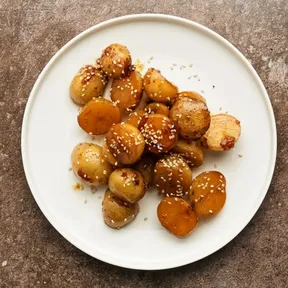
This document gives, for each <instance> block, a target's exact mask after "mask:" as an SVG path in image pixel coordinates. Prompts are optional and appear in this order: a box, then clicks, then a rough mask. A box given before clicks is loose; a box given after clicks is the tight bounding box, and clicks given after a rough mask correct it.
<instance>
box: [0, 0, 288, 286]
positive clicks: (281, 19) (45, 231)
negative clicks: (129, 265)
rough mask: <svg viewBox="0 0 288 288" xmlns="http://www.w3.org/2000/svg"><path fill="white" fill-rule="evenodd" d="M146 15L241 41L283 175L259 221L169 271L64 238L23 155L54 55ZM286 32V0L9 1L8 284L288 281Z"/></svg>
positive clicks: (5, 119) (1, 276)
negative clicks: (176, 19) (113, 261)
mask: <svg viewBox="0 0 288 288" xmlns="http://www.w3.org/2000/svg"><path fill="white" fill-rule="evenodd" d="M136 3H137V4H136ZM144 12H153V13H167V14H174V15H177V16H182V17H185V18H188V19H191V20H194V21H197V22H199V23H201V24H204V25H206V26H207V27H209V28H212V29H213V30H215V31H216V32H218V33H220V34H221V35H223V36H224V37H225V38H226V39H228V40H229V41H230V42H232V43H233V44H234V45H235V46H236V47H237V48H238V49H239V50H240V51H241V52H242V53H243V54H244V55H245V56H246V57H247V58H248V59H249V60H251V62H252V64H253V65H254V67H255V68H256V70H257V72H258V73H259V75H260V77H261V78H262V80H263V82H264V84H265V86H266V87H267V89H268V92H269V95H270V97H271V101H272V105H273V107H274V111H275V116H276V120H277V128H278V157H277V165H276V169H275V175H274V177H273V181H272V184H271V187H270V189H269V191H268V194H267V197H266V198H265V200H264V202H263V204H262V206H261V208H260V209H259V211H258V212H257V214H256V216H255V217H254V218H253V220H252V221H251V222H250V224H249V225H248V226H247V227H246V228H245V229H244V231H243V232H242V233H241V234H240V235H239V236H238V237H236V238H235V239H234V240H233V241H232V242H231V243H229V244H228V245H227V246H226V247H224V248H223V249H221V250H220V251H218V252H217V253H215V254H213V255H211V256H210V257H207V258H206V259H204V260H201V261H199V262H197V263H194V264H191V265H188V266H185V267H182V268H178V269H173V270H170V271H160V272H143V271H132V270H126V269H121V268H117V267H113V266H110V265H108V264H105V263H102V262H100V261H98V260H95V259H93V258H91V257H89V256H87V255H85V254H84V253H82V252H81V251H79V250H78V249H76V248H75V247H73V246H72V245H71V244H70V243H69V242H67V241H66V240H65V239H64V238H63V237H62V236H60V235H59V234H58V233H57V232H56V231H55V229H54V228H53V227H52V226H51V225H50V224H49V223H48V221H47V220H46V219H45V217H44V216H43V214H42V213H41V211H40V210H39V208H38V207H37V205H36V203H35V201H34V199H33V197H32V195H31V193H30V191H29V188H28V185H27V183H26V180H25V176H24V172H23V169H22V162H21V151H20V133H21V121H22V117H23V112H24V108H25V104H26V101H27V98H28V96H29V93H30V91H31V88H32V86H33V83H34V81H35V80H36V78H37V76H38V74H39V73H40V71H41V70H42V69H43V67H44V66H45V64H46V63H47V62H48V60H49V59H50V58H51V57H52V56H53V55H54V54H55V52H57V50H58V49H59V48H61V47H62V46H63V45H64V44H65V43H66V42H67V41H69V40H70V39H71V38H73V37H74V36H76V35H77V34H78V33H79V32H81V31H83V30H85V29H86V28H88V27H90V26H92V25H94V24H96V23H99V22H101V21H103V20H107V19H110V18H113V17H116V16H121V15H125V14H133V13H144ZM287 37H288V2H287V0H277V1H276V0H275V1H273V0H254V1H247V0H225V1H224V0H207V1H202V0H194V1H192V0H190V1H188V0H170V1H169V0H158V1H155V0H147V1H131V0H130V1H129V0H128V1H117V0H111V1H100V0H94V1H92V0H91V1H89V0H82V1H67V0H51V1H44V0H39V1H32V0H24V1H20V0H19V1H16V0H9V1H8V0H0V63H1V68H0V192H1V193H0V216H1V218H0V225H1V226H0V264H2V265H0V287H3V288H4V287H9V288H10V287H101V288H102V287H103V288H104V287H109V288H110V287H131V288H135V287H139V288H140V287H143V288H148V287H165V288H169V287H181V288H185V287H194V288H197V287H208V288H209V287H215V288H219V287H229V288H230V287H241V288H243V287H249V288H251V287H261V288H264V287H267V288H268V287H269V288H270V287H277V288H282V287H283V288H284V287H288V238H287V232H288V221H287V219H288V204H287V203H288V197H287V193H288V191H287V182H288V180H287V179H288V178H287V175H288V167H287V166H288V165H287V162H288V144H287V143H288V120H287V119H288V113H287V112H288V99H287V98H288V97H287V91H288V90H287V89H288V40H287ZM286 117H287V118H286Z"/></svg>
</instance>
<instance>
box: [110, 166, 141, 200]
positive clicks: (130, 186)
mask: <svg viewBox="0 0 288 288" xmlns="http://www.w3.org/2000/svg"><path fill="white" fill-rule="evenodd" d="M109 189H110V191H111V192H112V193H113V194H114V195H115V196H116V197H118V198H120V199H122V200H124V201H127V202H129V203H132V204H133V203H136V202H138V201H139V200H140V199H142V198H143V197H144V195H145V182H144V179H143V176H142V174H141V173H140V172H138V171H136V170H134V169H131V168H121V169H116V170H114V171H113V172H112V173H111V175H110V178H109Z"/></svg>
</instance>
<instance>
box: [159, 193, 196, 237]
mask: <svg viewBox="0 0 288 288" xmlns="http://www.w3.org/2000/svg"><path fill="white" fill-rule="evenodd" d="M157 216H158V219H159V221H160V223H161V225H162V226H163V227H164V228H166V229H167V230H168V231H169V232H170V233H172V234H174V235H175V236H177V237H184V236H187V235H188V234H190V233H191V232H192V231H193V230H194V229H195V228H196V226H197V224H198V216H197V214H196V212H195V211H194V210H193V209H192V208H191V206H190V205H189V204H188V203H187V202H186V201H185V200H184V199H181V198H177V197H165V198H164V199H163V200H162V201H161V202H160V204H159V205H158V208H157Z"/></svg>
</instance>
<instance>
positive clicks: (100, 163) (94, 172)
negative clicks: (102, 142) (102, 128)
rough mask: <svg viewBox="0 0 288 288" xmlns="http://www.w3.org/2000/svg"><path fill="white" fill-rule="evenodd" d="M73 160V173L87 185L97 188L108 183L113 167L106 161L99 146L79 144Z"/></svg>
mask: <svg viewBox="0 0 288 288" xmlns="http://www.w3.org/2000/svg"><path fill="white" fill-rule="evenodd" d="M71 160H72V169H73V172H74V173H75V175H76V176H77V177H78V178H79V179H81V180H82V181H83V182H84V183H85V184H87V185H89V186H94V187H97V186H101V185H106V184H107V183H108V179H109V176H110V174H111V173H112V166H111V165H110V164H109V163H108V162H106V161H105V158H104V156H103V153H102V148H101V147H100V146H99V145H96V144H92V143H80V144H78V145H77V146H76V147H75V148H74V150H73V152H72V155H71Z"/></svg>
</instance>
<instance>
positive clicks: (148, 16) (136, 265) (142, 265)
mask: <svg viewBox="0 0 288 288" xmlns="http://www.w3.org/2000/svg"><path fill="white" fill-rule="evenodd" d="M135 20H136V21H138V20H151V21H153V20H154V21H155V20H156V21H157V20H158V21H159V20H162V21H163V20H164V21H173V22H174V23H176V24H182V25H183V24H185V25H186V26H190V27H191V28H194V29H195V28H196V29H198V30H201V31H202V32H205V33H207V34H209V35H210V36H213V37H214V38H215V39H217V40H218V41H220V42H221V43H222V44H224V45H225V46H226V47H228V48H229V49H230V50H232V51H233V52H234V53H236V55H237V56H238V57H239V58H240V59H241V60H242V62H243V64H245V65H246V66H247V68H248V69H249V72H250V73H252V76H253V77H254V79H255V81H256V82H257V84H258V86H259V88H260V90H261V93H262V94H263V95H264V100H265V104H266V108H267V109H268V114H269V118H270V119H269V120H270V121H269V122H270V125H271V135H272V139H271V141H272V143H271V146H272V147H271V155H270V158H271V160H270V161H271V165H270V167H269V169H268V170H267V175H266V176H267V177H266V180H265V182H264V183H263V184H262V189H263V191H264V192H263V193H262V194H261V195H260V197H259V201H258V202H257V203H256V205H255V204H254V206H253V209H251V211H252V212H250V213H249V215H248V216H246V217H245V218H244V220H242V221H241V222H240V225H236V227H238V228H237V229H232V230H231V231H233V233H231V232H230V233H228V234H227V235H228V236H226V238H225V239H224V241H222V242H221V243H220V245H218V246H216V248H215V247H214V246H213V248H212V249H211V248H210V249H207V250H206V251H205V253H202V254H201V256H198V257H197V258H196V259H192V260H189V259H187V257H186V258H180V259H177V261H173V260H172V261H166V263H161V264H159V263H158V262H157V263H153V262H151V263H149V264H147V262H135V261H130V262H129V261H127V262H125V263H122V262H121V259H119V258H117V257H114V256H112V257H111V255H107V254H105V255H106V258H105V257H102V256H104V255H103V254H101V253H99V254H100V255H95V253H94V254H93V253H91V252H90V251H89V249H88V247H84V248H83V247H80V246H81V244H79V243H77V240H74V238H73V237H70V236H71V235H70V236H69V235H67V234H69V233H67V232H66V230H64V231H63V230H61V227H62V226H61V225H59V224H57V222H56V221H54V219H53V217H52V216H51V215H50V214H49V213H48V212H47V211H45V209H44V207H43V206H42V203H41V201H40V200H39V198H38V196H37V192H36V188H35V187H34V183H33V181H32V175H31V174H30V172H29V171H30V170H29V164H28V163H29V160H28V156H27V153H26V152H25V151H27V149H26V147H27V146H28V145H27V139H26V135H27V132H28V127H29V125H28V123H29V116H30V111H31V108H32V106H33V102H34V99H35V98H36V92H37V90H38V87H39V86H40V85H41V83H42V80H43V78H44V77H45V74H46V71H48V70H49V69H50V67H51V66H52V65H53V64H54V62H55V61H56V60H57V58H59V57H60V56H61V55H62V54H63V53H64V52H65V50H67V49H69V48H70V47H71V46H73V44H74V43H76V42H77V41H79V40H81V39H82V38H84V37H86V36H87V35H88V34H90V33H91V32H95V31H97V30H99V29H101V28H102V27H104V26H109V25H113V24H114V25H115V24H122V23H125V22H127V21H128V22H133V21H135ZM21 154H22V163H23V168H24V172H25V177H26V180H27V183H28V186H29V188H30V191H31V193H32V195H33V198H34V199H35V201H36V203H37V205H38V207H39V208H40V210H41V212H42V213H43V214H44V216H45V217H46V219H47V220H48V221H49V222H50V224H51V225H52V226H53V227H54V229H56V230H57V231H58V232H59V233H60V235H62V236H63V237H64V238H65V239H66V240H67V241H69V242H70V243H71V244H72V245H73V246H75V247H76V248H78V249H79V250H81V251H83V252H85V253H86V254H88V255H90V256H92V257H93V258H96V259H98V260H101V261H103V262H106V263H109V264H112V265H116V266H119V267H123V268H129V269H138V270H164V269H170V268H176V267H180V266H183V265H187V264H191V263H193V262H196V261H198V260H200V259H203V258H205V257H207V256H209V255H211V254H213V253H215V252H216V251H218V250H220V249H221V248H223V247H224V246H225V245H227V244H228V243H229V242H230V241H232V240H233V239H234V238H235V237H236V236H237V235H238V234H239V233H240V232H241V231H242V230H243V229H244V228H245V227H246V226H247V225H248V223H249V222H250V221H251V219H252V218H253V217H254V215H255V214H256V212H257V211H258V209H259V208H260V206H261V204H262V202H263V200H264V198H265V196H266V194H267V192H268V189H269V186H270V184H271V181H272V177H273V174H274V169H275V164H276V156H277V130H276V122H275V116H274V111H273V108H272V104H271V101H270V98H269V96H268V93H267V91H266V89H265V87H264V84H263V82H262V80H261V79H260V77H259V75H258V74H257V72H256V70H255V69H254V67H253V66H252V65H251V64H250V62H249V61H248V60H247V58H246V57H245V56H244V55H243V54H242V53H241V52H240V51H239V50H238V49H237V48H236V47H235V46H234V45H233V44H231V43H230V42H229V41H228V40H226V39H225V38H224V37H222V36H221V35H220V34H218V33H216V32H214V31H213V30H211V29H210V28H207V27H205V26H204V25H202V24H199V23H197V22H194V21H191V20H189V19H185V18H182V17H178V16H173V15H167V14H152V13H143V14H131V15H125V16H120V17H116V18H112V19H109V20H106V21H103V22H100V23H97V24H95V25H93V26H91V27H90V28H88V29H86V30H84V31H83V32H81V33H79V34H78V35H76V36H75V37H74V38H72V39H71V40H69V41H68V42H67V43H66V44H65V45H64V46H63V47H62V48H61V49H60V50H58V51H57V52H56V53H55V54H54V56H53V57H52V58H51V59H50V60H49V61H48V63H47V64H46V65H45V67H44V68H43V70H42V71H41V73H40V74H39V76H38V78H37V80H36V82H35V83H34V85H33V88H32V90H31V92H30V94H29V97H28V100H27V103H26V107H25V111H24V116H23V120H22V129H21ZM86 248H87V249H86ZM207 251H208V252H207Z"/></svg>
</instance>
